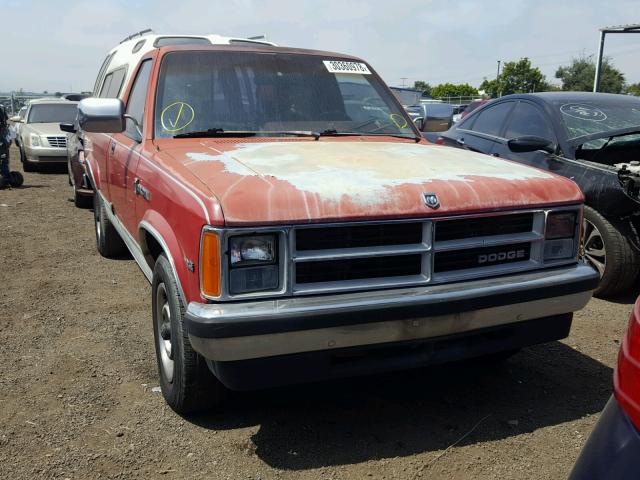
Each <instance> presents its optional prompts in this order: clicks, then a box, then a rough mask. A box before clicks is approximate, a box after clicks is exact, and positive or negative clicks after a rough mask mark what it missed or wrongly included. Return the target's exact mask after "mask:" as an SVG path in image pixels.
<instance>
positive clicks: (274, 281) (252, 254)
mask: <svg viewBox="0 0 640 480" xmlns="http://www.w3.org/2000/svg"><path fill="white" fill-rule="evenodd" d="M228 245H229V293H231V294H240V293H250V292H260V291H264V290H275V289H277V288H278V283H279V281H278V271H279V265H278V237H277V236H276V235H275V234H265V235H242V236H233V237H229V244H228Z"/></svg>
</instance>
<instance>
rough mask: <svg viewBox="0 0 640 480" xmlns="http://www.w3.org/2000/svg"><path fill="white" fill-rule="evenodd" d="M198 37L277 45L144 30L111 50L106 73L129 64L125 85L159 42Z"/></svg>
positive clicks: (225, 42) (218, 41) (257, 41)
mask: <svg viewBox="0 0 640 480" xmlns="http://www.w3.org/2000/svg"><path fill="white" fill-rule="evenodd" d="M191 38H193V39H198V40H200V41H203V40H204V41H208V42H209V43H210V44H211V45H232V44H234V43H236V44H256V45H271V46H276V44H275V43H272V42H268V41H266V40H262V39H258V38H240V37H225V36H222V35H217V34H205V35H180V34H155V33H153V32H151V31H142V32H139V33H136V34H133V35H131V36H129V37H127V38H125V39H124V40H123V41H122V42H120V43H119V44H118V45H117V46H115V47H114V48H112V49H111V50H110V51H109V55H113V58H112V59H111V61H110V62H109V68H108V69H107V71H106V72H104V73H105V74H107V73H109V72H112V71H114V70H117V69H118V68H121V67H122V66H125V65H126V66H127V67H128V68H127V72H126V75H125V79H124V82H123V85H125V86H126V85H128V84H129V81H130V80H131V76H132V75H133V71H134V69H135V67H136V65H138V63H139V62H140V60H141V59H142V57H143V56H144V55H145V54H147V53H148V52H150V51H151V50H153V49H154V48H160V47H161V46H163V45H158V43H159V42H160V41H161V40H163V39H167V40H168V41H169V42H170V39H185V40H186V39H191ZM169 44H170V43H169ZM124 90H125V88H122V89H121V91H120V97H122V95H123V94H124Z"/></svg>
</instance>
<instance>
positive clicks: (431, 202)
mask: <svg viewBox="0 0 640 480" xmlns="http://www.w3.org/2000/svg"><path fill="white" fill-rule="evenodd" d="M422 199H423V200H424V204H425V205H426V206H427V207H429V208H433V209H434V210H435V209H436V208H438V207H439V206H440V201H439V200H438V195H436V194H435V193H431V192H425V193H423V194H422Z"/></svg>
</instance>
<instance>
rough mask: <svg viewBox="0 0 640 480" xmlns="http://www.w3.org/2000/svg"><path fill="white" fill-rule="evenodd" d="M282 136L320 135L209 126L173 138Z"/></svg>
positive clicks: (304, 132) (315, 136) (303, 131)
mask: <svg viewBox="0 0 640 480" xmlns="http://www.w3.org/2000/svg"><path fill="white" fill-rule="evenodd" d="M272 136H277V137H283V136H295V137H313V138H315V139H316V140H317V139H318V138H319V137H320V134H319V133H317V132H312V131H307V130H283V131H275V132H268V131H262V130H255V131H254V130H225V129H223V128H209V129H208V130H200V131H197V132H187V133H179V134H177V135H174V136H173V138H199V137H209V138H211V137H272Z"/></svg>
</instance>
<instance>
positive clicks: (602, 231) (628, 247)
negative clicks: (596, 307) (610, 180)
mask: <svg viewBox="0 0 640 480" xmlns="http://www.w3.org/2000/svg"><path fill="white" fill-rule="evenodd" d="M583 228H584V244H583V247H584V256H585V259H586V260H587V262H589V264H590V265H592V266H593V267H594V268H595V269H596V270H598V273H599V274H600V283H599V284H598V287H597V288H596V289H595V291H594V292H593V294H594V296H596V297H601V298H608V297H613V296H615V295H619V294H621V293H624V292H626V291H628V290H629V289H630V288H631V287H632V285H633V284H634V282H635V280H636V278H637V277H638V267H639V265H640V256H639V255H638V252H637V251H636V250H635V249H634V248H633V246H632V244H631V242H629V240H628V238H627V237H626V236H625V235H624V234H623V233H622V232H621V228H620V226H618V225H616V224H615V223H613V222H611V221H609V220H607V219H606V218H604V217H603V216H602V215H600V213H598V212H597V211H596V210H594V209H593V208H591V207H587V206H585V207H584V222H583Z"/></svg>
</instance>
